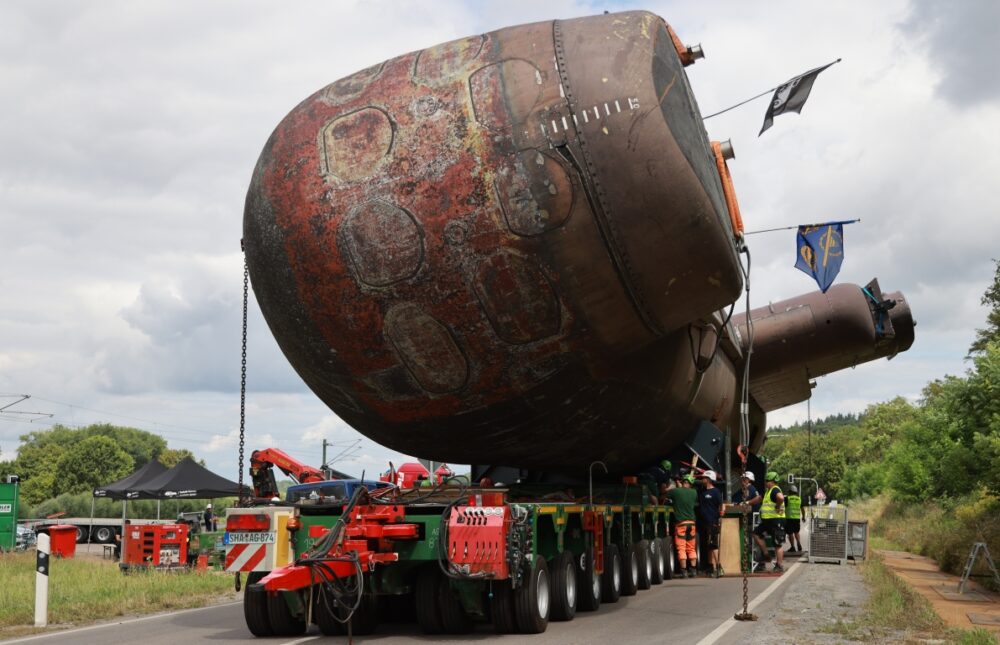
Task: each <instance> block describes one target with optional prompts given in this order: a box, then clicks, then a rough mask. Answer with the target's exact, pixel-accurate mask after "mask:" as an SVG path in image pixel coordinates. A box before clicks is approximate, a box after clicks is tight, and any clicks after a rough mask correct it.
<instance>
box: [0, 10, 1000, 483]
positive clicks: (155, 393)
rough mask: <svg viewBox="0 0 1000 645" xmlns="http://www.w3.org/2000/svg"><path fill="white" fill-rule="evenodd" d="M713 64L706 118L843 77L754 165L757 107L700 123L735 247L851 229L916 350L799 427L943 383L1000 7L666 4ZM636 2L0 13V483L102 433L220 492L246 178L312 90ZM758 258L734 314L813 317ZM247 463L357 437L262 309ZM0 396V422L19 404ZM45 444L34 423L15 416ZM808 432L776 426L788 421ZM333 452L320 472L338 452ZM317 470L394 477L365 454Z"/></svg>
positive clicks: (970, 267) (795, 277) (783, 264)
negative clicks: (127, 435) (137, 431)
mask: <svg viewBox="0 0 1000 645" xmlns="http://www.w3.org/2000/svg"><path fill="white" fill-rule="evenodd" d="M641 7H642V8H646V9H650V10H653V11H655V12H656V13H658V14H659V15H661V16H663V17H664V18H665V19H666V20H667V21H668V22H669V23H671V24H672V25H673V27H674V28H675V30H676V31H677V33H678V34H679V35H680V37H681V39H682V40H684V41H685V42H687V43H699V42H700V43H701V44H702V46H703V47H704V49H705V52H706V59H705V60H702V61H699V62H698V63H697V64H696V65H695V66H694V67H691V68H688V74H689V77H690V79H691V82H692V85H693V86H694V89H695V92H696V94H697V97H698V100H699V102H700V105H701V109H702V112H703V113H704V114H710V113H712V112H715V111H717V110H719V109H722V108H724V107H727V106H729V105H732V104H733V103H736V102H738V101H740V100H742V99H744V98H747V97H750V96H753V95H755V94H758V93H760V92H762V91H764V90H766V89H768V88H770V87H773V86H775V85H777V84H779V83H781V82H783V81H785V80H787V79H788V78H790V77H792V76H795V75H796V74H798V73H800V72H803V71H805V70H807V69H810V68H812V67H816V66H819V65H822V64H824V63H826V62H829V61H831V60H834V59H836V58H838V57H839V58H843V62H842V63H840V64H839V65H836V66H834V67H832V68H830V69H829V70H827V71H826V72H824V73H823V74H822V75H821V76H820V78H819V80H818V81H817V83H816V85H815V87H814V89H813V93H812V96H811V97H810V99H809V103H808V104H807V105H806V107H805V109H804V110H803V113H802V114H801V115H786V116H780V117H778V118H777V119H776V120H775V124H774V127H773V128H772V129H771V130H769V131H768V132H767V133H765V134H764V136H762V137H760V138H758V137H757V132H758V131H759V129H760V125H761V121H762V117H763V114H764V111H765V109H766V106H767V99H759V100H757V101H754V102H752V103H750V104H749V105H747V106H744V107H742V108H740V109H737V110H734V111H732V112H729V113H726V114H724V115H721V116H718V117H715V118H713V119H710V120H709V121H707V128H708V131H709V135H710V136H711V137H712V138H713V139H727V138H731V139H732V141H733V144H734V146H735V149H736V155H737V156H736V159H735V160H734V161H732V162H730V168H731V171H732V174H733V176H734V182H735V186H736V190H737V193H738V196H739V198H740V203H741V208H742V211H743V217H744V220H745V222H746V224H747V228H748V230H755V229H763V228H772V227H777V226H786V225H793V224H799V223H809V222H816V221H824V220H828V219H854V218H861V219H862V222H861V223H860V224H854V225H852V226H850V227H849V228H848V229H847V231H846V235H845V237H846V240H845V245H846V260H845V262H844V265H843V269H842V271H841V274H840V277H839V281H842V282H856V283H861V284H864V283H865V282H867V281H868V280H869V279H870V278H872V277H874V276H877V277H878V278H879V280H880V282H881V284H882V286H883V288H884V289H886V290H890V291H892V290H902V291H903V292H904V293H905V294H906V295H907V297H908V299H909V301H910V303H911V306H912V308H913V311H914V314H915V317H916V318H917V320H918V322H919V325H918V327H917V341H916V344H915V346H914V347H913V349H912V350H910V351H909V352H908V353H906V354H903V355H900V356H899V357H897V358H896V359H894V360H893V361H891V362H886V361H881V362H879V363H877V364H870V365H865V366H861V367H858V368H857V369H855V370H848V371H846V372H844V373H841V374H838V375H834V376H830V377H827V378H824V379H821V380H820V384H819V387H818V388H817V390H816V391H815V393H814V398H813V403H812V409H813V414H814V415H815V416H820V415H824V414H828V413H833V412H846V411H860V410H862V409H864V407H865V406H866V405H867V404H868V403H871V402H875V401H880V400H885V399H888V398H891V397H893V396H896V395H900V394H901V395H904V396H907V397H911V398H916V397H917V396H919V393H920V390H921V388H922V387H923V385H924V384H925V383H926V382H927V381H929V380H931V379H934V378H937V377H940V376H942V375H944V374H946V373H953V374H954V373H961V372H962V371H963V370H965V369H966V368H967V367H968V364H967V363H966V362H964V361H963V357H964V355H965V352H966V350H967V348H968V346H969V344H970V342H971V340H972V338H973V335H974V330H975V329H976V328H977V327H980V326H982V325H983V324H984V320H985V311H984V310H983V308H982V307H981V306H980V304H979V299H980V296H981V295H982V293H983V291H984V289H985V288H986V286H987V284H988V283H989V282H990V280H991V278H992V274H993V263H992V260H991V258H995V257H1000V244H998V242H997V240H998V239H1000V217H998V213H997V208H998V207H997V204H998V203H1000V200H998V199H997V197H998V194H997V193H998V190H997V186H998V185H1000V182H998V181H997V179H996V177H998V176H1000V75H998V74H997V73H996V72H995V70H994V63H995V62H996V61H997V60H1000V41H998V40H997V39H996V38H995V27H996V25H998V24H1000V3H997V2H995V1H993V0H966V1H963V2H961V3H948V4H947V5H945V4H943V3H939V2H933V1H931V0H890V1H885V2H878V3H873V2H861V1H858V2H837V3H829V2H824V3H820V2H801V1H795V2H768V3H746V2H741V1H733V2H711V3H708V2H679V1H678V2H665V1H655V0H650V1H649V2H646V3H644V4H643V5H641ZM629 8H640V5H637V4H633V3H630V2H622V3H618V2H603V3H591V2H574V1H571V0H550V1H547V2H537V0H531V1H521V0H507V1H505V2H472V1H470V2H459V1H457V0H456V1H442V0H436V1H435V2H433V3H430V2H427V1H426V0H423V1H415V2H360V1H351V2H349V1H344V0H339V1H337V2H332V1H327V2H296V3H273V2H271V3H265V2H247V1H243V0H240V1H238V2H237V1H235V0H234V1H225V2H223V1H212V2H204V1H202V0H199V1H178V0H171V1H169V2H168V1H162V2H157V1H151V2H141V3H137V2H125V1H121V2H114V1H106V2H91V3H84V2H55V1H49V2H37V1H35V0H23V1H21V0H14V1H10V2H4V3H3V4H2V5H0V25H2V27H0V91H2V96H3V101H2V103H0V149H2V151H3V152H2V154H0V395H8V394H15V395H16V394H30V395H32V399H30V400H28V401H25V402H22V403H20V404H18V405H16V406H13V407H11V408H8V410H7V411H5V412H4V413H3V414H0V452H2V456H0V458H9V457H11V456H13V454H14V452H15V451H16V448H17V445H18V439H17V437H18V435H19V434H22V433H24V432H27V431H30V430H32V429H38V428H44V427H46V425H47V424H52V423H62V424H65V425H71V426H81V425H86V424H88V423H92V422H97V421H107V422H111V423H116V424H121V425H132V426H135V427H140V428H144V429H147V430H151V431H154V432H158V433H160V434H162V435H163V436H164V437H166V438H167V439H168V440H169V442H170V445H171V447H177V448H188V449H191V450H193V451H194V452H195V453H196V454H198V455H199V456H200V457H203V458H205V459H206V461H207V462H208V465H209V467H211V468H213V469H215V470H216V471H217V472H219V473H221V474H224V475H226V476H229V477H235V476H236V452H235V448H236V436H237V431H238V427H239V377H240V373H239V367H240V361H239V359H240V308H241V289H242V260H241V255H240V250H239V238H240V235H241V226H242V211H243V199H244V196H245V192H246V187H247V184H248V182H249V178H250V173H251V170H252V169H253V166H254V163H255V161H256V159H257V155H258V153H259V152H260V149H261V147H262V146H263V144H264V141H265V140H266V138H267V136H268V135H269V134H270V132H271V130H272V129H273V128H274V126H275V125H276V124H277V123H278V121H279V120H280V119H281V118H282V117H283V116H284V115H285V114H286V113H287V112H288V111H289V110H290V109H291V108H292V107H293V106H294V105H296V104H297V103H298V102H299V101H300V100H301V99H303V98H304V97H306V96H307V95H309V94H311V93H312V92H313V91H315V90H316V89H318V88H320V87H322V86H324V85H326V84H327V83H329V82H331V81H333V80H335V79H338V78H340V77H343V76H346V75H347V74H349V73H351V72H354V71H356V70H359V69H361V68H364V67H366V66H368V65H371V64H373V63H377V62H379V61H382V60H384V59H387V58H390V57H392V56H395V55H398V54H401V53H404V52H407V51H411V50H416V49H421V48H423V47H427V46H430V45H434V44H437V43H439V42H443V41H447V40H451V39H454V38H458V37H462V36H466V35H470V34H475V33H481V32H485V31H491V30H493V29H497V28H500V27H504V26H508V25H514V24H519V23H523V22H531V21H537V20H548V19H552V18H569V17H575V16H583V15H588V14H594V13H600V12H602V11H604V10H610V11H618V10H622V9H629ZM749 239H750V243H751V250H752V252H753V258H754V267H753V275H752V287H753V289H752V294H751V298H752V303H753V305H754V306H761V305H764V304H766V302H767V301H774V300H780V299H783V298H787V297H791V296H794V295H797V294H799V293H803V292H806V291H810V290H812V289H813V288H815V287H814V284H813V283H811V281H810V279H809V278H808V277H807V276H805V275H804V274H802V273H800V272H798V271H797V270H795V269H793V268H792V265H793V263H794V232H792V231H788V232H784V233H770V234H763V235H756V236H752V237H751V238H749ZM247 360H248V377H247V383H248V387H249V394H248V405H247V430H248V447H251V448H256V447H263V446H267V445H277V446H281V447H284V448H285V449H286V450H288V451H289V452H291V453H292V454H293V455H295V456H297V457H299V458H302V459H304V460H306V461H309V462H311V463H314V464H318V462H319V461H320V444H321V441H322V439H323V438H326V439H328V440H330V441H333V442H337V443H338V444H341V445H344V444H345V442H351V441H353V440H355V439H357V438H359V437H360V435H358V434H357V433H355V432H354V431H352V430H351V429H349V428H348V427H346V426H345V425H344V424H343V423H342V422H341V421H339V420H338V419H337V418H336V417H334V416H333V415H332V414H331V413H330V412H329V410H328V409H327V408H326V407H325V406H324V405H323V404H322V403H320V402H319V401H318V400H317V399H316V398H315V397H314V396H313V395H312V394H311V393H310V392H309V391H308V390H307V389H306V388H305V387H304V386H303V385H302V383H301V381H300V380H299V379H298V377H297V376H296V375H295V373H294V372H293V371H292V370H291V368H290V367H289V366H288V365H287V364H286V362H285V360H284V359H283V357H282V355H281V353H280V351H279V350H278V348H277V346H276V344H275V343H274V341H273V340H272V339H271V337H270V334H269V332H268V331H267V328H266V325H265V324H264V322H263V320H262V318H261V317H260V314H259V312H258V311H257V310H256V307H255V306H252V308H251V316H250V339H249V349H248V359H247ZM14 400H15V399H13V398H10V397H0V407H3V406H4V405H7V404H8V403H9V402H13V401H14ZM12 411H25V412H29V411H30V412H44V413H47V414H51V415H52V416H51V417H45V418H38V419H37V420H35V421H34V422H32V423H31V424H28V423H26V421H27V420H28V419H30V418H32V417H30V416H29V415H12V414H10V412H12ZM805 413H806V409H805V405H804V404H802V405H800V406H795V407H793V408H789V409H786V410H783V411H781V412H778V413H775V414H773V415H772V417H771V421H772V423H788V422H790V421H793V420H795V419H800V418H804V417H805ZM333 450H334V451H336V449H333ZM352 455H353V456H351V457H350V458H349V459H347V460H342V461H340V462H338V463H337V464H336V465H337V466H338V467H340V468H342V469H344V470H348V471H351V472H356V473H359V474H360V471H361V470H362V469H366V470H367V471H368V472H369V473H371V472H374V471H376V470H379V469H381V468H383V467H384V465H385V462H386V460H387V459H389V458H393V459H398V458H399V456H398V455H395V454H394V453H392V452H391V451H389V450H387V449H385V448H382V447H380V446H378V445H377V444H374V443H373V442H371V441H369V440H368V439H363V438H362V439H361V441H360V444H359V445H358V447H357V449H355V450H354V451H353V453H352Z"/></svg>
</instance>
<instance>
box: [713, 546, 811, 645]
mask: <svg viewBox="0 0 1000 645" xmlns="http://www.w3.org/2000/svg"><path fill="white" fill-rule="evenodd" d="M800 564H802V561H801V560H799V561H798V562H796V563H795V564H793V565H792V566H791V567H789V568H788V571H786V572H785V575H783V576H781V577H780V578H778V581H777V582H775V583H774V584H772V585H771V586H769V587H768V588H767V589H765V590H764V591H762V592H761V593H760V595H759V596H757V597H756V598H754V599H753V600H751V601H750V602H749V603H747V611H753V610H754V609H755V608H756V607H757V606H758V605H760V603H762V602H764V601H765V600H767V597H768V596H770V595H771V594H772V593H774V590H775V589H777V588H778V587H780V586H781V585H783V584H785V583H786V582H788V580H789V579H790V578H791V577H792V572H793V571H795V570H796V569H798V568H799V565H800ZM737 622H739V621H737V620H736V619H735V618H728V619H726V622H724V623H722V624H721V625H719V626H718V627H716V628H715V629H713V630H712V632H711V633H709V635H708V636H706V637H705V638H703V639H701V640H700V641H698V642H697V643H696V644H695V645H712V643H715V642H717V641H718V640H719V639H720V638H722V636H723V634H725V633H726V632H728V631H729V630H730V629H732V627H733V625H735V624H736V623H737Z"/></svg>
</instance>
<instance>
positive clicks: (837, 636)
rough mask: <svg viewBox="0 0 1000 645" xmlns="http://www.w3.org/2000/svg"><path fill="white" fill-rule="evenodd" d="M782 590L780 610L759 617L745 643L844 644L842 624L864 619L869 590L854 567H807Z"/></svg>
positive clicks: (783, 644) (782, 644) (816, 565)
mask: <svg viewBox="0 0 1000 645" xmlns="http://www.w3.org/2000/svg"><path fill="white" fill-rule="evenodd" d="M800 568H801V569H802V571H801V573H800V575H798V576H797V578H796V579H795V580H794V581H792V582H790V583H789V584H788V586H787V587H786V588H785V589H784V590H783V591H784V594H783V596H782V598H781V603H780V605H779V607H780V608H779V609H777V610H774V611H773V612H772V613H770V614H768V615H760V616H758V623H757V625H758V626H757V628H756V629H755V630H754V632H753V634H751V635H750V636H749V637H748V638H746V639H745V640H744V641H743V642H744V643H753V644H754V645H770V644H778V643H780V644H781V645H786V644H787V643H797V644H799V645H807V644H812V643H816V644H827V643H844V642H846V641H847V640H848V639H847V638H846V637H845V636H844V634H843V632H842V630H840V629H838V628H837V627H838V623H839V622H850V621H853V620H857V619H858V618H859V617H860V616H861V612H862V608H863V606H864V604H865V601H866V600H868V588H867V586H866V585H865V582H864V580H863V579H862V578H861V573H860V572H859V571H858V569H857V567H856V566H855V565H853V564H846V565H837V564H820V563H815V564H808V563H805V562H803V564H802V566H801V567H800Z"/></svg>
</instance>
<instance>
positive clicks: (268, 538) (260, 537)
mask: <svg viewBox="0 0 1000 645" xmlns="http://www.w3.org/2000/svg"><path fill="white" fill-rule="evenodd" d="M274 535H275V534H274V533H266V532H264V531H260V532H254V533H226V544H273V543H274Z"/></svg>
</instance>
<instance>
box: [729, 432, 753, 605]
mask: <svg viewBox="0 0 1000 645" xmlns="http://www.w3.org/2000/svg"><path fill="white" fill-rule="evenodd" d="M740 448H741V449H740V450H739V453H740V456H741V457H742V467H743V470H742V471H740V473H741V474H742V473H745V472H747V452H746V450H745V449H744V448H743V446H741V447H740ZM749 491H750V489H749V486H748V485H747V484H746V483H744V484H743V502H744V504H745V503H746V501H747V500H748V499H750V492H749ZM749 510H750V509H746V510H744V511H743V518H742V522H743V537H744V538H745V540H744V541H745V542H746V543H745V544H744V545H743V548H742V549H741V551H743V554H742V557H741V558H740V565H741V567H740V568H741V569H742V570H743V611H741V612H738V613H736V615H734V616H733V618H734V619H735V620H741V621H742V620H757V615H756V614H751V613H750V610H749V608H748V605H749V604H750V568H751V567H752V566H753V543H752V542H751V540H752V539H753V538H752V533H753V526H752V523H753V520H752V518H753V513H751V512H748V511H749Z"/></svg>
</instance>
